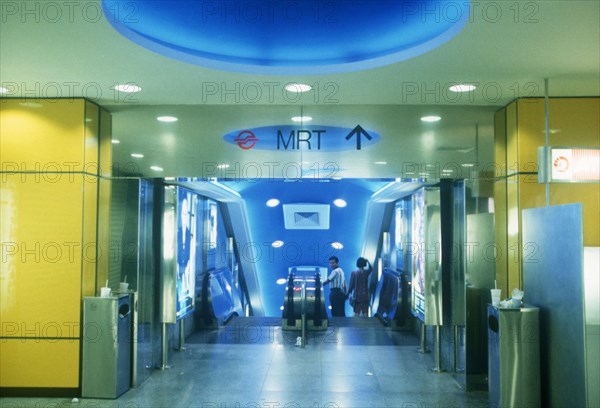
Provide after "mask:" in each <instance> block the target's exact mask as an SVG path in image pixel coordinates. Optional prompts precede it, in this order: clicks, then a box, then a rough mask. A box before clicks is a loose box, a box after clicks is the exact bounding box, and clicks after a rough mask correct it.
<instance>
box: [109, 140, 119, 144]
mask: <svg viewBox="0 0 600 408" xmlns="http://www.w3.org/2000/svg"><path fill="white" fill-rule="evenodd" d="M110 142H111V143H112V144H119V143H121V141H120V140H119V139H113V140H111V141H110Z"/></svg>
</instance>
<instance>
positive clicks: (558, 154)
mask: <svg viewBox="0 0 600 408" xmlns="http://www.w3.org/2000/svg"><path fill="white" fill-rule="evenodd" d="M538 162H539V173H538V181H539V182H540V183H598V182H600V147H553V146H542V147H539V148H538Z"/></svg>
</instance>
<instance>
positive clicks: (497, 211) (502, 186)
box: [494, 178, 508, 294]
mask: <svg viewBox="0 0 600 408" xmlns="http://www.w3.org/2000/svg"><path fill="white" fill-rule="evenodd" d="M494 224H495V234H496V246H497V248H498V256H497V258H496V268H495V270H496V283H497V284H498V288H500V289H502V293H504V294H506V293H508V292H507V288H508V264H507V260H508V257H507V254H508V244H507V242H508V241H507V230H506V228H507V225H508V222H507V207H506V179H505V178H501V179H499V180H497V181H496V182H495V183H494Z"/></svg>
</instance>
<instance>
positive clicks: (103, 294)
mask: <svg viewBox="0 0 600 408" xmlns="http://www.w3.org/2000/svg"><path fill="white" fill-rule="evenodd" d="M100 297H110V288H100Z"/></svg>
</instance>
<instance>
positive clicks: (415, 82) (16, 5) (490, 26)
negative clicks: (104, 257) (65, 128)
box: [0, 0, 600, 177]
mask: <svg viewBox="0 0 600 408" xmlns="http://www.w3.org/2000/svg"><path fill="white" fill-rule="evenodd" d="M0 3H1V4H0V5H1V6H2V8H1V10H2V16H1V20H0V82H1V85H2V86H4V87H5V88H7V89H8V90H9V92H8V93H7V94H5V95H3V96H8V97H22V96H27V97H55V96H61V97H80V96H83V97H87V98H89V99H90V100H92V101H94V102H96V103H98V104H99V105H101V106H104V107H106V108H107V109H108V110H109V111H111V112H113V114H114V115H113V119H114V122H113V137H115V138H118V139H120V140H121V144H120V145H115V148H114V153H113V156H114V160H115V162H117V163H125V162H130V161H131V158H130V156H129V155H130V153H132V152H133V151H134V150H143V152H144V154H145V156H146V157H145V158H144V159H143V160H144V162H143V163H142V162H140V163H139V169H140V173H141V174H146V175H154V176H157V175H156V174H154V173H152V172H151V171H150V170H148V168H149V165H150V164H151V163H154V164H160V165H161V166H162V167H163V168H165V172H164V174H162V175H165V176H167V175H170V176H200V175H201V174H198V172H199V170H198V169H199V167H200V166H201V165H200V164H199V163H201V162H206V161H210V160H212V161H218V162H222V161H227V160H232V159H235V160H242V161H243V160H245V161H246V162H247V160H248V159H247V157H246V158H243V157H235V156H236V155H240V154H241V153H242V152H238V151H235V154H233V151H232V150H227V149H226V148H225V147H224V146H223V143H222V135H223V133H222V132H223V131H231V130H234V129H242V128H247V127H252V126H260V125H261V124H265V123H270V124H278V123H282V121H284V120H285V121H287V120H289V115H290V114H295V113H299V112H301V111H302V112H304V113H306V112H310V113H311V114H312V116H314V117H315V118H319V115H321V114H322V115H323V117H328V118H329V119H327V120H329V121H336V123H334V125H344V126H352V127H353V126H355V125H356V123H353V122H358V123H361V124H362V123H365V122H371V123H370V124H371V126H372V127H373V126H375V127H377V128H378V129H379V127H381V128H386V129H388V133H386V135H387V134H389V132H393V133H394V135H393V136H388V138H390V139H391V138H398V137H401V140H402V141H403V143H404V142H405V143H404V144H405V145H406V146H407V148H406V150H404V151H403V152H401V154H403V155H404V156H403V161H404V162H406V161H407V160H409V159H410V158H414V159H417V160H421V158H427V160H434V161H437V160H445V161H446V162H447V161H448V160H450V158H448V157H445V156H443V155H442V152H445V153H448V152H450V151H452V150H453V149H454V153H457V154H458V155H459V156H458V157H456V159H457V160H458V159H461V160H463V159H466V160H472V158H466V157H464V155H465V154H467V153H466V150H468V149H471V151H472V149H473V148H474V147H475V145H474V140H475V137H474V130H473V129H474V128H475V126H476V125H478V126H481V130H482V132H483V133H480V135H487V136H482V137H491V125H492V120H493V116H492V114H493V112H494V111H495V110H496V109H498V108H499V107H501V106H504V105H506V104H507V103H509V102H510V101H511V100H513V99H515V98H516V97H527V96H543V95H544V92H545V90H544V78H548V83H549V95H550V96H599V95H600V2H598V1H595V0H589V1H588V0H585V1H566V0H561V1H473V2H472V3H471V4H472V7H471V10H472V16H471V21H470V22H469V23H468V24H467V25H466V27H465V28H464V30H463V31H462V32H460V33H459V34H458V35H457V36H456V37H454V38H453V39H452V40H450V41H449V42H448V43H446V44H443V45H442V46H441V47H439V48H438V49H435V50H433V51H431V52H429V53H426V54H423V55H421V56H418V57H416V58H414V59H411V60H407V61H403V62H400V63H396V64H394V65H390V66H386V67H382V68H377V69H371V70H366V71H361V72H351V73H343V74H336V75H322V76H302V75H300V76H261V75H250V74H241V73H234V72H220V71H215V70H212V69H207V68H203V67H199V66H195V65H190V64H186V63H183V62H179V61H176V60H171V59H168V58H166V57H164V56H162V55H158V54H155V53H153V52H152V51H149V50H147V49H144V48H142V47H140V46H138V45H136V44H134V43H132V42H131V41H129V40H128V39H126V38H124V37H122V36H121V35H120V34H119V33H117V32H116V31H115V30H114V29H113V28H112V27H111V26H110V24H109V23H108V22H107V21H106V20H105V19H104V18H102V17H101V16H98V14H97V12H99V11H100V10H101V8H100V2H99V1H96V0H93V1H86V2H83V3H80V2H51V3H52V4H54V5H55V7H58V8H57V9H56V10H60V12H61V15H60V16H58V15H57V14H56V10H53V9H50V8H48V7H47V6H46V7H45V6H44V5H45V4H48V3H50V2H48V3H45V2H15V1H4V0H2V1H1V2H0ZM67 3H69V4H75V6H70V8H68V7H67V6H66V4H67ZM133 3H134V2H133ZM36 5H37V6H36ZM56 5H57V6H56ZM27 7H29V8H27ZM36 7H37V8H36ZM127 82H134V83H136V84H138V85H139V86H141V87H142V91H141V92H139V93H136V94H134V95H129V96H126V95H124V94H120V93H118V92H116V91H114V90H112V86H113V85H114V84H115V83H127ZM289 82H306V83H309V84H312V85H314V87H315V90H313V91H311V92H309V93H307V94H302V95H300V96H298V99H296V100H293V99H291V96H290V95H289V94H287V93H286V92H283V91H282V90H283V85H284V84H286V83H289ZM463 82H468V83H474V84H478V88H477V89H476V90H475V91H473V92H472V93H469V94H454V93H451V92H449V91H447V89H446V88H447V86H448V85H450V84H453V83H463ZM126 98H127V99H126ZM364 105H379V106H380V105H393V106H391V107H390V106H388V107H385V108H384V111H385V112H387V113H386V114H382V115H378V114H377V110H373V109H372V108H369V109H365V110H363V109H361V108H360V106H364ZM357 106H358V108H357ZM336 109H337V110H336ZM363 111H365V112H367V113H365V116H362V115H363ZM439 112H441V116H442V117H443V120H442V121H441V122H440V123H439V124H438V125H437V126H438V127H437V128H436V130H435V131H434V132H433V133H432V132H431V131H430V130H428V131H425V130H422V129H421V130H419V128H418V126H421V125H417V124H414V126H413V125H411V123H413V122H412V121H413V119H414V117H418V116H419V115H421V114H426V113H439ZM157 114H170V115H174V116H178V117H180V120H179V122H177V124H176V126H173V127H172V128H170V129H168V130H167V129H165V127H164V124H161V123H158V122H156V121H155V119H154V118H155V116H156V115H157ZM447 115H453V116H454V118H453V119H450V118H449V117H448V116H447ZM256 118H262V119H261V120H259V119H256ZM319 120H321V121H323V120H325V119H323V118H320V119H319ZM338 122H340V123H338ZM321 123H324V122H321ZM328 123H329V122H328ZM211 129H213V130H211ZM390 129H392V130H390ZM467 129H468V130H467ZM427 132H428V133H427ZM427 134H429V137H430V138H431V139H432V140H430V141H429V142H428V143H429V147H428V148H427V149H424V143H425V142H424V140H423V138H424V137H426V135H427ZM432 135H433V136H432ZM442 135H444V136H442ZM216 140H219V141H220V144H219V143H217V142H216ZM488 141H489V140H488ZM399 146H401V145H399V144H398V143H396V144H394V145H390V144H388V145H387V147H386V146H382V147H381V148H380V149H379V150H375V149H374V150H373V152H372V153H370V154H369V155H368V156H361V157H360V160H359V161H360V162H361V163H363V164H364V165H363V166H360V171H359V170H357V171H356V172H352V173H348V174H347V175H349V176H356V175H359V174H364V175H367V174H369V175H371V176H384V175H385V176H392V177H393V176H395V175H397V174H398V169H397V168H396V169H388V170H385V171H373V170H372V166H371V163H372V162H373V161H374V160H382V161H387V160H388V159H389V157H390V156H393V154H398V152H391V151H389V150H390V147H393V149H398V148H399ZM227 147H229V146H227ZM449 147H450V148H449ZM481 148H482V150H481V154H484V157H483V158H482V157H477V158H476V160H480V161H482V160H483V161H487V160H493V158H491V157H489V154H490V152H491V150H490V149H491V147H490V145H489V143H487V142H486V143H485V145H484V146H481ZM486 149H487V150H486ZM425 150H427V151H425ZM428 152H436V154H437V156H436V154H433V153H432V154H433V156H431V155H430V153H428ZM486 152H487V153H486ZM232 154H233V157H232ZM486 154H487V155H488V156H485V155H486ZM380 155H383V156H385V155H387V156H386V157H383V156H382V157H383V158H380ZM461 155H462V156H461ZM315 157H316V156H315ZM287 158H289V159H290V160H297V161H298V160H300V158H299V157H298V154H292V153H290V155H289V157H287ZM287 158H286V160H287ZM254 159H256V160H262V159H265V158H262V157H260V155H258V157H255V158H254ZM280 159H281V158H280ZM301 159H302V160H304V159H305V157H302V158H301ZM317 159H318V160H320V161H322V160H323V158H321V157H317ZM348 160H349V162H348V163H342V167H348V166H350V167H352V166H356V162H357V158H356V157H352V156H351V155H350V156H349V157H348ZM423 160H425V159H423ZM162 175H161V176H162Z"/></svg>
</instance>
